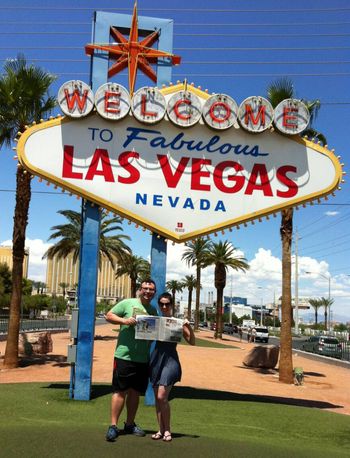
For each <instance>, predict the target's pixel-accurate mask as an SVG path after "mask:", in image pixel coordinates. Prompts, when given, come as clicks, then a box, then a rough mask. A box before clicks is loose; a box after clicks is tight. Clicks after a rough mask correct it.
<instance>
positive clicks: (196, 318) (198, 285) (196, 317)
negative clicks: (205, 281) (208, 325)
mask: <svg viewBox="0 0 350 458" xmlns="http://www.w3.org/2000/svg"><path fill="white" fill-rule="evenodd" d="M196 277H197V280H196V313H195V314H194V330H195V331H198V329H199V302H200V294H201V268H200V266H198V265H197V267H196Z"/></svg>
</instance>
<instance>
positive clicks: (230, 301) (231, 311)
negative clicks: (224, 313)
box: [230, 274, 232, 324]
mask: <svg viewBox="0 0 350 458" xmlns="http://www.w3.org/2000/svg"><path fill="white" fill-rule="evenodd" d="M230 296H231V297H230V324H232V274H231V293H230Z"/></svg>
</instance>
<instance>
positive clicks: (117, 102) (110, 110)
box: [105, 91, 120, 113]
mask: <svg viewBox="0 0 350 458" xmlns="http://www.w3.org/2000/svg"><path fill="white" fill-rule="evenodd" d="M119 96H120V92H109V91H106V92H105V112H106V113H119V112H120V110H119V108H110V106H111V105H112V106H113V105H114V106H116V107H119V105H120V100H119V98H118V99H117V100H109V98H110V97H119Z"/></svg>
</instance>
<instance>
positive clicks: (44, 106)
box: [0, 55, 56, 369]
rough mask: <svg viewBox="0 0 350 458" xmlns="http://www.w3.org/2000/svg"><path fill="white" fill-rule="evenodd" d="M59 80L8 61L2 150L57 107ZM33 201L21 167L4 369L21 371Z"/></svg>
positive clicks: (0, 117) (0, 114) (0, 91)
mask: <svg viewBox="0 0 350 458" xmlns="http://www.w3.org/2000/svg"><path fill="white" fill-rule="evenodd" d="M55 79H56V77H55V76H54V75H51V74H50V73H47V72H45V71H44V70H43V69H41V68H39V67H35V66H34V65H27V62H26V59H25V58H24V56H23V55H19V56H18V57H17V59H11V60H7V61H6V62H5V64H4V71H3V73H2V75H1V76H0V147H1V146H3V145H6V146H11V144H12V141H13V139H14V138H15V137H16V135H17V134H18V133H20V134H21V133H23V132H24V131H25V129H26V126H27V125H29V124H32V123H33V122H40V120H41V119H42V118H43V117H45V115H47V114H50V111H51V110H52V109H53V108H54V107H55V105H56V99H55V97H51V96H49V93H48V91H49V88H50V85H51V84H52V82H53V81H54V80H55ZM30 198H31V174H30V173H27V171H26V170H25V169H24V167H23V166H22V165H21V164H19V165H18V167H17V173H16V204H15V211H14V224H13V235H12V256H13V267H12V285H13V288H12V293H11V300H10V319H9V328H8V334H7V343H6V350H5V358H4V367H6V368H8V369H10V368H15V367H18V336H19V326H20V308H21V300H22V277H23V259H24V248H25V237H26V228H27V224H28V213H29V204H30Z"/></svg>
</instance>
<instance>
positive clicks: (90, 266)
mask: <svg viewBox="0 0 350 458" xmlns="http://www.w3.org/2000/svg"><path fill="white" fill-rule="evenodd" d="M130 24H131V16H130V15H125V14H110V13H104V12H96V13H95V17H94V24H93V33H92V42H93V43H109V40H110V27H111V26H117V27H125V28H129V27H130ZM138 24H139V29H142V30H149V31H153V30H154V29H155V28H156V29H161V34H160V37H159V48H160V49H162V50H163V51H167V52H169V53H171V52H172V49H173V46H172V38H173V21H171V20H169V19H157V18H147V17H139V18H138ZM108 64H109V62H108V55H107V54H106V53H103V52H99V53H98V55H94V56H93V58H92V62H91V87H92V89H93V90H94V89H97V88H98V87H99V86H101V85H102V84H104V83H106V82H107V79H108V78H107V75H108ZM171 71H172V67H171V63H170V62H168V61H167V59H164V61H163V62H161V63H160V65H158V67H157V84H158V85H161V84H168V83H169V82H170V81H171ZM99 234H100V214H99V208H98V207H97V206H94V205H93V204H92V203H91V202H89V201H84V202H83V205H82V235H81V244H80V267H79V288H78V307H79V318H78V333H77V356H76V364H75V368H73V369H72V371H73V372H74V377H71V384H73V387H71V389H70V391H71V392H72V394H73V397H74V399H75V400H84V401H87V400H89V399H90V395H91V378H92V359H93V343H94V330H95V306H96V291H97V273H98V251H99ZM151 264H152V267H151V271H152V274H153V275H154V279H155V281H156V285H157V290H158V291H161V292H162V291H164V290H165V272H166V242H165V240H164V238H163V237H160V236H158V237H157V235H154V236H153V238H152V255H151ZM153 404H154V399H153Z"/></svg>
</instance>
